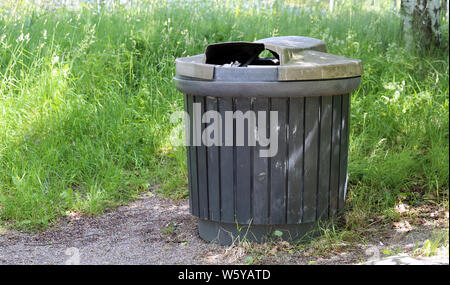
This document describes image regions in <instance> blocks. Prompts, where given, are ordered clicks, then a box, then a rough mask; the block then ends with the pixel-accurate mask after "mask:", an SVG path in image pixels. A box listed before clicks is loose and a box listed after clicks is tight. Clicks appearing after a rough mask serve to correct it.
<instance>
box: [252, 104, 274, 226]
mask: <svg viewBox="0 0 450 285" xmlns="http://www.w3.org/2000/svg"><path fill="white" fill-rule="evenodd" d="M253 110H254V111H255V113H256V120H257V121H256V122H257V128H258V130H259V129H262V128H264V129H265V130H266V137H267V138H268V137H269V135H270V133H269V132H267V130H269V125H270V121H269V119H270V118H269V99H268V98H257V99H255V101H254V105H253ZM258 111H264V113H265V116H266V124H264V125H259V121H258ZM265 148H266V147H264V148H263V147H261V146H260V145H259V142H258V143H257V146H256V147H255V151H254V153H253V163H254V165H253V189H254V191H253V213H252V216H253V223H254V224H267V223H268V217H269V199H268V198H269V197H268V193H267V191H268V184H267V181H268V167H269V166H268V158H267V157H260V155H259V151H260V150H261V149H265Z"/></svg>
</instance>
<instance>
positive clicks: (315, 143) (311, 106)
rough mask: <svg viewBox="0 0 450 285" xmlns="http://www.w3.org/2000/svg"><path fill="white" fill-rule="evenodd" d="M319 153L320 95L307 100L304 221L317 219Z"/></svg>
mask: <svg viewBox="0 0 450 285" xmlns="http://www.w3.org/2000/svg"><path fill="white" fill-rule="evenodd" d="M318 154H319V97H307V98H306V100H305V161H304V162H305V165H304V171H305V174H304V175H305V189H304V192H303V194H304V203H303V220H302V221H303V222H313V221H315V220H316V201H317V196H316V195H317V172H318V171H317V170H318V163H317V162H318Z"/></svg>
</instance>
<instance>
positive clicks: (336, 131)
mask: <svg viewBox="0 0 450 285" xmlns="http://www.w3.org/2000/svg"><path fill="white" fill-rule="evenodd" d="M341 100H342V96H333V122H332V131H331V140H332V142H331V166H330V171H331V172H330V190H329V191H330V192H329V193H330V194H329V197H330V211H329V215H330V216H333V215H336V213H337V209H338V193H339V165H340V163H339V160H340V149H341V148H340V140H341V132H340V130H341Z"/></svg>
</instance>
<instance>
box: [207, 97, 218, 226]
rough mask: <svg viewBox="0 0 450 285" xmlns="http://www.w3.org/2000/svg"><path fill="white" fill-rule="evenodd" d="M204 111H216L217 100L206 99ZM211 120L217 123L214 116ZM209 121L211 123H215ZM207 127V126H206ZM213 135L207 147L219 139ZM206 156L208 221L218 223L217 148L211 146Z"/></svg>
mask: <svg viewBox="0 0 450 285" xmlns="http://www.w3.org/2000/svg"><path fill="white" fill-rule="evenodd" d="M206 111H217V98H214V97H206ZM213 120H216V122H217V121H219V120H220V118H219V117H218V116H216V117H215V118H214V119H213ZM216 122H214V121H211V123H214V124H215V123H216ZM206 127H208V125H207V126H206ZM220 131H221V130H218V132H217V133H213V134H212V135H213V138H211V137H207V138H206V139H207V141H208V145H209V144H215V142H216V140H214V139H215V138H216V137H218V138H220V136H221V135H220V133H221V132H220ZM207 155H208V169H207V171H208V198H209V219H210V220H212V221H220V179H219V176H220V173H219V171H220V157H219V146H216V145H213V146H209V147H207Z"/></svg>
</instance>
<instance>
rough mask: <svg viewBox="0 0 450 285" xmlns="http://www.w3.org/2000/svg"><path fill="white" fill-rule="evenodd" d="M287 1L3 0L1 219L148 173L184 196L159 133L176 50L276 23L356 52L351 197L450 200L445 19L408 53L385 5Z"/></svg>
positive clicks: (177, 97) (100, 199) (262, 33)
mask: <svg viewBox="0 0 450 285" xmlns="http://www.w3.org/2000/svg"><path fill="white" fill-rule="evenodd" d="M291 2H294V3H297V4H295V5H290V6H288V5H284V4H283V1H275V2H274V3H272V4H258V3H257V2H256V1H206V0H205V1H163V0H161V1H151V2H150V1H149V2H148V3H142V4H141V5H136V4H133V6H132V7H130V6H119V5H112V6H111V7H109V8H108V7H102V8H101V9H97V8H93V7H91V6H88V5H85V4H84V5H82V6H81V8H80V9H78V10H70V9H66V8H51V9H39V8H38V7H34V6H32V5H30V4H27V2H26V1H22V2H16V1H6V2H5V1H2V4H0V77H1V78H0V134H1V135H0V218H1V220H3V221H6V222H8V223H9V224H10V225H13V226H17V227H19V228H23V229H39V228H43V227H47V226H49V225H50V224H51V223H52V222H53V221H54V220H55V218H56V217H58V216H60V215H65V214H66V213H67V212H68V211H79V212H82V213H85V214H98V213H101V212H102V211H103V210H104V209H105V208H106V207H113V206H115V205H118V204H120V203H124V202H126V201H128V200H130V199H132V198H133V197H135V196H136V195H137V194H138V193H139V192H140V191H145V190H146V189H147V188H148V187H149V186H154V185H157V189H158V191H160V192H161V193H162V194H164V195H168V196H172V197H185V196H186V193H187V190H186V184H187V175H186V164H185V153H184V150H183V149H182V148H178V149H176V148H174V147H172V146H171V145H170V143H169V138H170V131H171V130H172V128H173V127H174V126H173V124H172V123H170V121H169V115H170V114H171V113H172V112H173V111H175V110H181V109H182V108H183V97H182V96H181V94H180V93H179V92H178V91H177V90H176V89H175V88H174V85H173V82H172V77H173V76H174V60H175V58H176V57H181V56H187V55H194V54H197V53H201V52H203V51H204V48H205V46H206V45H207V44H208V43H214V42H222V41H253V40H256V39H260V38H264V37H270V36H282V35H303V36H310V37H316V38H320V39H323V40H325V41H326V42H327V46H328V50H329V52H331V53H335V54H340V55H343V56H348V57H352V58H358V59H361V60H362V61H363V64H364V76H363V78H362V84H361V88H360V89H359V90H358V91H356V92H355V93H354V94H353V95H352V107H351V108H352V113H351V143H350V161H349V178H350V188H351V193H350V199H349V206H350V207H349V208H350V210H353V211H357V212H358V213H359V214H360V216H361V217H363V218H362V219H363V220H364V219H366V218H368V217H369V216H370V215H372V214H377V213H382V214H383V213H388V212H389V211H390V210H391V209H392V207H393V206H394V205H395V203H396V201H397V200H398V198H399V197H400V196H402V197H408V198H409V200H410V201H413V202H417V201H421V200H422V199H423V195H425V194H427V195H428V196H430V195H431V197H433V199H435V200H438V201H439V202H444V203H447V206H448V173H449V160H448V154H449V144H448V139H449V93H448V92H449V78H448V74H449V68H448V66H449V65H448V62H449V58H448V24H444V25H443V29H444V30H443V37H444V41H443V42H444V44H443V46H442V48H441V49H435V50H430V51H429V52H428V54H425V55H418V54H415V53H414V52H411V51H406V50H405V49H404V48H403V44H402V41H401V23H400V18H399V17H398V15H397V14H395V10H394V9H392V8H390V7H388V8H383V9H381V8H380V9H378V8H376V7H371V6H370V5H369V6H366V5H364V4H363V2H362V1H359V2H357V3H358V4H355V5H353V6H352V5H351V2H352V1H345V2H344V3H343V4H341V5H337V6H336V10H335V11H334V13H333V14H330V13H329V12H328V11H327V5H326V3H327V1H322V2H321V3H317V2H315V1H304V2H305V3H303V2H302V3H303V4H298V1H291ZM369 2H370V1H369ZM378 2H383V1H378ZM388 2H389V1H385V2H383V3H385V4H386V3H388ZM287 4H291V3H288V2H287ZM305 7H306V8H308V7H309V8H308V9H306V8H305ZM362 223H364V221H362Z"/></svg>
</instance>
